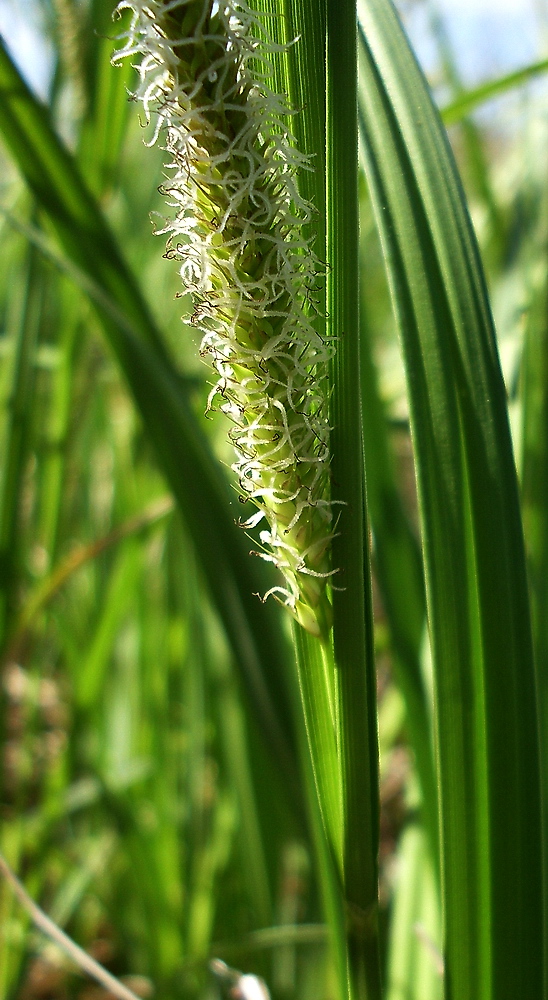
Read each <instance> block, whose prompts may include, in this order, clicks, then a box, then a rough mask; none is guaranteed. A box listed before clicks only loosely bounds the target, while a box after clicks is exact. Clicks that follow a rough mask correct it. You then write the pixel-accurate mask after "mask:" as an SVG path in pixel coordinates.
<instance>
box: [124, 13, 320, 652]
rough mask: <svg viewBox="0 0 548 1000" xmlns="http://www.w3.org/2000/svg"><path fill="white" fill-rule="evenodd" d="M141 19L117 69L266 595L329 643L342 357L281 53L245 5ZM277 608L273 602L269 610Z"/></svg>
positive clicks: (135, 17)
mask: <svg viewBox="0 0 548 1000" xmlns="http://www.w3.org/2000/svg"><path fill="white" fill-rule="evenodd" d="M124 9H129V10H131V12H132V19H131V25H130V27H129V30H128V31H127V33H125V34H124V35H123V36H122V40H123V46H122V48H121V49H120V50H119V51H118V52H117V54H116V56H115V61H119V60H120V59H122V58H124V57H126V56H127V57H130V58H132V59H136V60H137V68H138V72H139V79H140V83H139V87H138V90H137V93H136V95H135V96H136V97H137V98H138V99H139V100H140V101H141V102H142V104H143V107H144V111H145V116H146V119H147V121H149V122H150V121H153V123H154V125H153V135H152V139H151V143H153V142H155V141H156V140H157V139H158V137H159V136H160V135H161V136H162V142H163V143H164V146H165V149H166V150H167V152H168V155H169V160H168V162H167V164H166V169H167V174H168V180H167V181H166V183H165V184H164V185H163V190H164V193H165V195H166V197H167V199H168V202H169V204H170V206H171V208H172V209H173V216H172V218H171V219H170V221H169V222H167V223H166V225H165V227H164V228H163V229H162V230H161V231H162V232H164V233H166V234H168V244H167V256H169V257H172V258H175V259H177V260H178V261H180V271H181V278H182V281H183V284H184V287H185V290H186V291H190V292H191V293H192V296H193V304H194V311H193V314H192V318H191V321H192V322H193V323H194V324H195V325H196V326H197V327H199V328H200V330H201V331H202V345H201V353H202V355H204V356H206V357H208V358H209V359H210V361H211V364H212V366H213V369H214V371H215V372H216V376H217V381H216V383H215V385H214V388H213V390H212V392H211V393H210V396H209V401H208V406H209V407H212V406H213V405H214V404H215V403H216V402H217V401H220V402H219V406H220V409H221V410H222V411H223V412H224V413H225V414H226V415H227V416H228V417H229V418H230V419H231V421H232V424H233V426H232V428H231V430H230V432H229V436H230V439H231V441H232V443H233V445H234V449H235V453H236V459H235V462H234V465H233V469H234V471H235V472H236V474H237V476H238V479H239V485H240V489H241V494H242V497H243V498H245V499H246V500H247V499H249V500H252V501H253V503H254V504H255V505H256V507H257V508H258V510H257V512H256V514H254V515H253V516H252V517H251V518H250V519H249V520H248V521H246V522H245V525H244V526H245V527H247V528H248V529H252V528H253V527H255V526H256V525H257V524H258V523H259V522H260V521H264V522H266V525H267V527H265V528H264V529H263V530H261V532H260V542H261V545H262V546H263V549H264V551H261V552H260V553H259V554H260V555H261V556H262V557H263V558H264V559H266V560H267V561H269V562H273V563H274V564H275V565H276V566H277V567H278V568H279V569H280V570H281V571H282V574H283V577H284V583H283V585H280V586H277V587H274V588H272V590H271V591H269V593H272V594H273V595H274V596H275V597H276V598H277V599H278V600H280V601H281V602H282V603H283V604H284V605H286V606H287V607H288V609H289V610H290V611H291V612H292V614H293V615H294V616H295V617H296V618H297V620H298V621H299V622H300V623H301V624H302V625H303V626H304V627H305V628H307V629H308V630H309V631H310V632H312V633H313V634H315V635H320V636H323V637H324V638H325V636H326V635H327V633H328V631H329V627H330V610H331V609H330V604H329V600H328V598H327V596H326V584H327V581H328V579H329V577H330V576H331V574H332V573H333V572H334V571H333V570H332V569H331V568H330V564H329V552H330V543H331V539H332V537H333V512H332V504H331V502H330V499H329V425H328V418H327V402H326V400H327V371H328V363H329V360H330V358H331V356H332V353H333V345H332V343H331V342H330V341H328V340H327V339H326V338H325V337H323V336H321V335H320V333H319V332H318V330H317V328H316V327H317V326H318V324H317V323H316V319H317V316H316V308H315V302H314V288H315V284H316V283H317V278H318V273H319V271H320V266H319V263H318V261H317V259H316V257H315V255H314V253H313V251H312V247H311V244H310V240H309V239H308V238H307V237H305V236H304V235H303V232H304V231H305V230H306V228H307V224H308V223H309V222H310V219H311V213H312V211H313V210H312V208H311V206H310V205H309V204H308V203H307V202H306V201H304V200H303V198H302V197H301V196H300V195H299V191H298V187H297V180H296V179H297V173H298V171H299V170H300V169H301V168H302V167H307V166H309V164H308V163H307V160H306V158H305V157H304V156H303V155H302V154H301V153H300V152H299V151H298V150H297V149H296V146H295V142H294V139H293V136H292V135H291V133H290V132H289V130H288V126H287V122H288V120H289V119H290V115H291V112H290V110H289V108H288V106H287V102H286V100H285V98H283V97H280V95H278V94H276V93H275V92H274V90H273V89H272V88H271V86H270V82H271V79H272V75H273V73H272V63H271V58H272V55H273V54H274V53H275V52H276V51H279V49H280V47H279V46H277V45H275V44H274V43H273V41H272V40H271V39H270V38H269V36H268V34H267V32H266V30H265V26H264V23H263V21H262V20H261V19H260V18H259V16H258V15H257V14H256V13H254V12H253V11H252V10H251V8H250V7H249V6H248V4H247V3H245V2H243V0H122V2H121V3H120V4H119V5H118V8H117V10H118V11H119V12H121V11H123V10H124ZM266 596H268V595H265V597H266Z"/></svg>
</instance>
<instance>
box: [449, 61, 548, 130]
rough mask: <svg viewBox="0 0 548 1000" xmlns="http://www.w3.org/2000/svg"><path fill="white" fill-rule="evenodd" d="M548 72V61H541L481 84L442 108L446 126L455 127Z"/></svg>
mask: <svg viewBox="0 0 548 1000" xmlns="http://www.w3.org/2000/svg"><path fill="white" fill-rule="evenodd" d="M546 72H548V59H540V60H539V61H538V62H534V63H529V65H528V66H524V67H523V68H522V69H517V70H515V71H514V72H513V73H506V74H505V75H504V76H499V77H497V78H496V80H488V81H487V83H482V84H480V86H479V87H474V88H473V89H472V90H466V91H465V92H464V93H462V94H459V96H458V97H457V98H455V100H453V101H451V102H450V103H449V104H446V105H445V106H444V107H443V108H441V116H442V118H443V121H444V124H445V125H454V124H455V122H460V121H462V119H463V118H466V116H467V115H470V114H472V112H473V111H475V110H476V109H477V108H480V107H481V106H482V105H483V104H486V103H487V102H488V101H492V100H493V99H494V98H495V97H501V96H502V95H503V94H507V93H508V91H510V90H515V89H516V87H521V86H523V84H524V83H528V82H529V81H530V80H533V79H535V77H537V76H542V75H543V74H544V73H546Z"/></svg>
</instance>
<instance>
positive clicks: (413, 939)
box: [386, 824, 443, 1000]
mask: <svg viewBox="0 0 548 1000" xmlns="http://www.w3.org/2000/svg"><path fill="white" fill-rule="evenodd" d="M396 872H397V874H396V889H395V893H394V901H393V904H392V906H393V909H392V916H391V920H390V938H389V944H388V959H387V972H386V1000H441V998H442V996H443V970H442V965H443V963H442V961H441V954H439V955H438V953H437V952H438V950H439V945H440V942H439V939H438V935H439V932H440V925H441V920H440V913H439V894H438V887H437V885H436V876H435V874H434V871H433V869H432V862H431V850H430V845H429V843H428V841H427V839H426V837H425V834H424V831H423V830H421V829H420V828H419V827H418V826H417V825H416V824H412V825H410V826H408V827H407V828H406V829H405V830H404V832H403V834H402V837H401V841H400V844H399V848H398V855H397V867H396Z"/></svg>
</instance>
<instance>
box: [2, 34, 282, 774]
mask: <svg viewBox="0 0 548 1000" xmlns="http://www.w3.org/2000/svg"><path fill="white" fill-rule="evenodd" d="M0 94H1V98H2V99H1V101H0V128H1V130H2V132H3V135H4V138H5V140H6V142H7V144H8V146H9V147H10V149H11V152H12V154H13V156H14V157H15V159H16V162H17V164H18V166H19V169H20V170H21V172H22V174H23V176H24V178H25V180H26V182H27V184H28V185H29V187H30V188H31V190H32V191H33V192H34V194H35V195H36V197H37V200H38V202H39V204H40V205H41V207H42V208H43V209H44V210H45V211H46V212H47V214H48V216H49V217H50V219H51V220H52V222H53V224H54V226H55V228H56V231H57V235H58V237H59V239H60V241H61V243H62V245H63V247H64V250H65V252H66V254H67V256H68V257H69V258H70V261H71V264H72V267H76V268H77V269H79V270H80V271H81V272H83V275H84V283H86V284H87V286H88V288H96V289H98V293H99V294H98V296H95V298H96V303H95V304H96V305H97V307H98V312H99V315H100V317H101V320H102V324H103V329H104V331H105V333H106V335H107V338H108V340H109V342H110V344H111V346H112V348H113V350H114V352H115V354H116V356H117V359H118V362H119V364H120V365H121V368H122V370H123V372H124V375H125V378H126V380H127V382H128V384H129V387H130V389H131V391H132V394H133V397H134V400H135V403H136V406H137V408H138V410H139V411H140V414H141V417H142V419H143V421H144V424H145V427H146V429H147V432H148V434H149V435H150V437H151V439H152V441H153V443H154V446H155V449H156V454H157V458H158V461H159V463H160V465H161V467H162V469H163V471H164V474H165V475H166V478H167V479H168V481H169V483H170V486H171V488H172V490H173V492H174V494H175V496H176V499H177V501H178V503H179V504H180V506H181V509H182V511H183V515H184V517H185V519H186V522H187V524H188V525H189V528H190V531H191V533H192V536H193V538H194V539H195V540H196V541H198V540H199V545H198V551H199V553H200V557H201V559H202V565H203V569H204V573H205V575H206V578H207V580H208V583H209V586H210V588H211V592H212V593H213V595H214V598H215V601H216V603H217V607H218V609H219V613H220V615H221V617H222V620H223V623H224V627H225V629H226V631H227V634H228V635H229V637H230V641H231V643H232V646H233V649H234V654H235V661H236V662H237V663H238V665H239V666H240V668H241V669H242V671H243V676H244V680H245V683H246V685H247V686H248V690H249V692H250V696H251V698H252V700H253V702H254V704H255V706H256V711H257V713H258V716H259V717H260V718H261V720H262V729H263V732H264V733H265V736H266V738H267V739H268V740H269V742H270V743H271V747H272V750H273V751H274V752H275V753H278V755H279V761H280V763H281V764H282V765H283V766H285V767H286V771H287V774H288V781H289V785H288V787H293V788H294V787H295V781H296V769H295V766H294V764H293V762H292V751H291V749H290V746H291V736H290V734H289V733H288V731H287V729H286V728H284V727H285V726H286V725H287V720H288V719H289V712H288V709H287V699H286V694H285V688H284V681H283V667H282V664H283V662H284V657H285V651H286V650H285V644H284V642H283V633H282V632H281V630H280V628H279V613H278V610H277V608H276V607H275V606H273V605H272V603H270V604H267V605H266V606H261V604H260V602H259V601H258V600H257V597H256V596H255V594H256V593H257V592H262V591H264V589H266V587H264V586H263V582H264V576H263V574H262V573H261V572H260V569H261V568H262V567H260V564H259V561H258V560H255V561H252V560H250V559H249V555H248V552H249V544H248V543H247V542H246V540H245V537H244V535H243V532H241V531H239V529H238V528H237V527H236V526H235V524H234V520H235V516H234V512H233V510H232V509H231V506H230V500H229V490H228V486H227V484H226V482H225V480H224V478H223V476H222V474H221V472H220V470H219V467H218V465H217V463H216V462H215V460H214V459H213V457H212V455H211V451H210V449H209V447H208V445H207V443H206V439H205V436H204V435H203V433H202V431H201V429H200V427H199V425H198V422H197V420H196V419H195V417H194V415H193V413H192V410H191V408H190V405H189V402H188V401H187V399H186V396H185V394H184V392H183V386H182V382H181V380H180V379H179V378H178V376H177V374H176V373H175V371H174V369H173V368H172V366H171V365H170V363H169V361H168V360H167V358H166V352H165V350H164V347H163V343H162V340H161V337H160V335H159V333H158V332H157V330H156V328H155V326H154V324H153V322H152V319H151V317H150V314H149V311H148V308H147V306H146V304H145V302H144V300H143V297H142V295H141V294H140V292H139V289H138V286H137V285H136V283H135V281H134V279H133V278H132V275H131V274H130V272H129V270H128V267H127V265H126V263H125V261H124V259H123V257H122V256H121V254H120V251H119V249H118V247H117V244H116V241H115V239H114V237H113V235H112V233H111V231H110V230H109V228H108V226H107V224H106V222H105V221H104V220H103V217H102V215H101V212H100V210H99V208H98V206H97V204H96V203H95V202H94V200H93V198H92V196H91V194H90V193H89V192H88V190H87V189H86V187H85V185H84V183H83V182H82V180H81V177H80V175H79V173H78V170H77V167H76V165H75V163H74V160H73V159H72V158H71V156H70V154H69V153H68V151H67V150H66V149H65V148H64V147H63V146H62V145H61V143H60V141H59V139H58V138H57V136H56V135H55V133H54V131H53V129H52V128H51V125H50V123H49V116H48V113H47V109H46V108H44V107H43V106H42V105H40V104H39V102H38V101H37V100H36V99H35V98H34V97H33V95H32V94H31V92H30V91H29V89H28V88H27V87H26V85H25V83H24V81H23V80H22V78H21V76H20V74H19V73H18V71H17V70H16V68H15V66H14V65H13V63H12V62H11V60H10V58H9V56H8V54H7V52H6V50H5V48H4V46H3V45H0ZM97 300H100V301H99V302H97ZM110 302H111V303H113V305H114V314H115V317H116V319H117V320H118V322H116V321H115V318H114V317H113V313H112V310H111V309H109V308H108V303H110ZM120 320H121V322H120ZM282 720H283V721H282Z"/></svg>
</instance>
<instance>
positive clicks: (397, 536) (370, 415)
mask: <svg viewBox="0 0 548 1000" xmlns="http://www.w3.org/2000/svg"><path fill="white" fill-rule="evenodd" d="M362 261H363V264H362V266H363V268H364V271H365V269H366V266H367V265H366V261H365V260H363V258H362ZM362 298H364V299H365V298H366V296H365V294H363V293H362ZM360 328H361V339H360V364H361V388H362V400H363V426H364V448H365V468H366V476H367V502H368V507H369V513H370V516H371V527H372V531H373V536H374V542H375V548H374V551H375V567H376V573H377V578H378V583H379V587H380V591H381V594H382V599H383V604H384V609H385V612H386V616H387V619H388V626H389V629H390V637H391V645H392V650H393V653H394V660H393V667H394V674H395V677H396V680H397V683H398V686H399V688H400V690H401V692H402V694H403V697H404V699H405V708H406V715H407V729H408V733H409V739H410V743H411V747H412V750H413V754H414V758H415V764H416V768H417V773H418V777H419V782H420V786H421V793H422V803H421V812H422V814H423V817H424V823H425V826H426V829H427V832H428V839H429V843H430V847H431V850H432V857H433V861H434V867H435V870H436V871H437V869H438V867H439V848H438V796H437V786H436V774H435V767H434V753H433V747H434V737H433V732H432V708H431V705H430V699H429V696H428V693H427V691H426V688H425V684H424V679H423V677H422V671H421V646H422V642H423V634H424V629H425V625H426V597H425V593H424V577H423V569H422V560H421V554H420V550H419V546H418V544H417V541H416V538H415V537H414V535H413V532H412V529H411V526H410V524H409V521H408V519H407V517H406V515H405V513H404V510H403V507H402V503H401V500H400V496H399V493H398V490H397V487H396V484H395V479H394V473H393V469H392V462H391V455H390V452H389V445H388V440H387V428H386V414H385V412H384V408H383V405H382V402H381V399H380V397H379V390H378V385H377V378H376V371H375V367H374V363H373V358H372V351H371V343H370V339H371V333H370V331H369V329H368V325H367V319H366V303H365V302H364V305H363V308H362V311H361V318H360Z"/></svg>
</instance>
